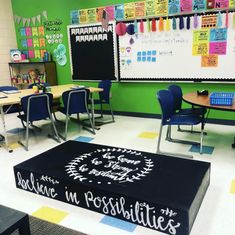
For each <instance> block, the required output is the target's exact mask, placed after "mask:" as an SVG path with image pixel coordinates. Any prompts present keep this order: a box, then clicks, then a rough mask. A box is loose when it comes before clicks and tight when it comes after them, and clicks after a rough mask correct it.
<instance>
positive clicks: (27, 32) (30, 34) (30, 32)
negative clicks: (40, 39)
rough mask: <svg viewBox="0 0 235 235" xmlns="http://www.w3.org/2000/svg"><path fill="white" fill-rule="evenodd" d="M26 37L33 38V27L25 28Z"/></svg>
mask: <svg viewBox="0 0 235 235" xmlns="http://www.w3.org/2000/svg"><path fill="white" fill-rule="evenodd" d="M25 32H26V36H27V37H31V36H32V29H31V27H26V28H25Z"/></svg>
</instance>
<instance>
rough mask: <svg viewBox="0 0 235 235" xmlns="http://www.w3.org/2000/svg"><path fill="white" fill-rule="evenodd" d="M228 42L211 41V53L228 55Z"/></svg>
mask: <svg viewBox="0 0 235 235" xmlns="http://www.w3.org/2000/svg"><path fill="white" fill-rule="evenodd" d="M226 48H227V42H211V43H210V50H209V53H210V54H216V55H226Z"/></svg>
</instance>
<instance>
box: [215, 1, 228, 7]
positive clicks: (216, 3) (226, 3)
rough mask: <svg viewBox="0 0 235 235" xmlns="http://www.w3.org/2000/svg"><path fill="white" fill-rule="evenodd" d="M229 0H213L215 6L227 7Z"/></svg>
mask: <svg viewBox="0 0 235 235" xmlns="http://www.w3.org/2000/svg"><path fill="white" fill-rule="evenodd" d="M228 7H229V0H215V8H223V9H224V8H228Z"/></svg>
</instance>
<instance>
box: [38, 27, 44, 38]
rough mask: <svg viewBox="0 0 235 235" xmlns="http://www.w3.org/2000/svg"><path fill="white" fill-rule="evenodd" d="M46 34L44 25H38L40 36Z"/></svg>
mask: <svg viewBox="0 0 235 235" xmlns="http://www.w3.org/2000/svg"><path fill="white" fill-rule="evenodd" d="M44 34H45V29H44V26H39V27H38V36H44Z"/></svg>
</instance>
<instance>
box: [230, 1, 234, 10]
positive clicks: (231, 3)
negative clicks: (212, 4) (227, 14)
mask: <svg viewBox="0 0 235 235" xmlns="http://www.w3.org/2000/svg"><path fill="white" fill-rule="evenodd" d="M229 7H231V8H233V7H235V0H229Z"/></svg>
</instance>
